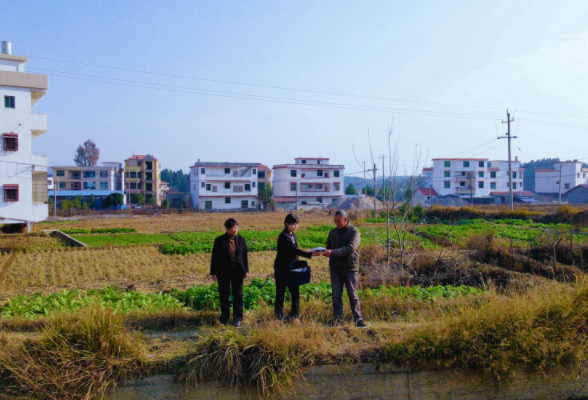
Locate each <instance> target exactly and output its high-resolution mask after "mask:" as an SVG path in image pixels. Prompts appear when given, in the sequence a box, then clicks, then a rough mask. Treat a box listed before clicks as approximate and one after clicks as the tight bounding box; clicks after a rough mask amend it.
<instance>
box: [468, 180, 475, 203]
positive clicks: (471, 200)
mask: <svg viewBox="0 0 588 400" xmlns="http://www.w3.org/2000/svg"><path fill="white" fill-rule="evenodd" d="M468 176H469V177H470V205H472V206H473V205H474V188H473V187H472V173H471V172H469V173H468Z"/></svg>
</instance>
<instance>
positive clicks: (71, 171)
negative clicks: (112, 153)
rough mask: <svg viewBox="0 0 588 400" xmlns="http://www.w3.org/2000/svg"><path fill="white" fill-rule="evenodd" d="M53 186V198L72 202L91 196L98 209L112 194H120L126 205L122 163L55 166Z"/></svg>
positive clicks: (53, 168) (51, 195)
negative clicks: (77, 197) (78, 198)
mask: <svg viewBox="0 0 588 400" xmlns="http://www.w3.org/2000/svg"><path fill="white" fill-rule="evenodd" d="M51 169H52V170H53V186H54V187H56V188H57V190H56V192H54V191H53V190H50V191H49V196H50V197H51V198H56V200H57V203H58V204H59V202H60V201H61V200H71V199H73V198H74V197H76V196H82V198H87V197H89V196H91V195H93V196H94V198H95V199H96V200H97V204H96V206H97V207H100V206H101V200H102V199H103V198H105V197H106V196H108V195H110V194H112V193H120V194H121V195H122V196H123V198H124V199H123V203H124V204H126V197H125V195H124V194H125V192H124V189H123V188H124V187H125V186H124V179H125V175H124V168H123V166H122V164H121V163H117V162H103V163H102V166H98V165H95V166H92V167H81V166H73V167H72V166H54V167H51Z"/></svg>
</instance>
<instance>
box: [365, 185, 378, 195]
mask: <svg viewBox="0 0 588 400" xmlns="http://www.w3.org/2000/svg"><path fill="white" fill-rule="evenodd" d="M364 190H365V194H367V195H368V196H370V197H374V196H375V195H376V192H375V191H374V188H372V187H371V186H370V185H365V188H364Z"/></svg>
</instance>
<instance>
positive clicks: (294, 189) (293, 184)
mask: <svg viewBox="0 0 588 400" xmlns="http://www.w3.org/2000/svg"><path fill="white" fill-rule="evenodd" d="M290 190H291V191H293V192H295V191H296V184H295V183H291V184H290Z"/></svg>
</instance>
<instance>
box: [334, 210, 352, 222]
mask: <svg viewBox="0 0 588 400" xmlns="http://www.w3.org/2000/svg"><path fill="white" fill-rule="evenodd" d="M337 216H339V217H341V218H347V220H349V215H347V211H345V210H337V212H335V217H337Z"/></svg>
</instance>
